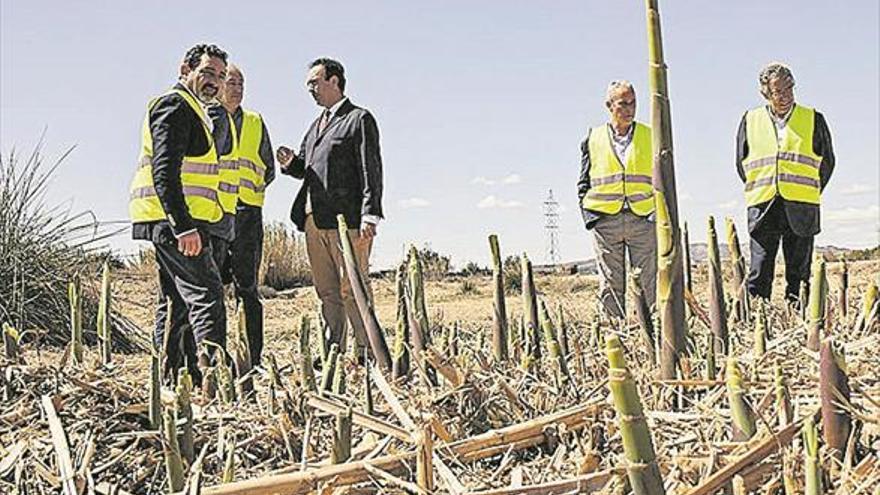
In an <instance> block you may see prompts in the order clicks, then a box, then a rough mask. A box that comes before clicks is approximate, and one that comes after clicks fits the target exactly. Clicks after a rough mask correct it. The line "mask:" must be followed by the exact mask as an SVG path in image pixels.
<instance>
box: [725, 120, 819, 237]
mask: <svg viewBox="0 0 880 495" xmlns="http://www.w3.org/2000/svg"><path fill="white" fill-rule="evenodd" d="M747 135H748V134H747V132H746V115H745V114H744V115H743V117H742V120H740V122H739V131H738V132H737V134H736V172H737V174H739V178H740V179H741V180H742V181H743V184H745V182H746V172H745V170H744V169H743V166H742V162H743V160H744V159H745V157H746V156H748V154H749V143H748V140H747V139H746V136H747ZM813 152H814V153H816V154H817V155H819V156H821V157H822V164H821V165H819V183H820V187H821V188H822V189H823V190H824V189H825V186H826V185H828V181H829V180H830V179H831V173H832V172H833V171H834V165H835V159H834V148H833V147H832V145H831V132H830V131H829V130H828V124H827V123H826V122H825V117H823V116H822V114H821V113H819V112H818V111H817V112H816V113H815V117H814V130H813ZM777 201H780V202H782V207H783V208H784V210H785V218H786V219H787V220H788V225H789V226H790V227H791V230H792V231H794V233H795V234H797V235H799V236H801V237H810V236H813V235H816V234H818V233H819V228H820V227H819V205H814V204H809V203H801V202H799V201H788V200H786V199H784V198H783V197H782V196H779V195H777V196H776V197H775V198H773V199H771V200H770V201H768V202H766V203H762V204H759V205H755V206H749V207H748V217H749V232H757V231H759V230H760V229H761V228H762V227H764V220H765V218H767V216H766V215H767V212H769V211H770V207H771V206H772V205H773V204H775V203H776V202H777ZM770 223H773V222H770ZM767 228H769V229H776V228H777V226H775V225H767Z"/></svg>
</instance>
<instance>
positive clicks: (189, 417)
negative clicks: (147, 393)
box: [176, 367, 196, 464]
mask: <svg viewBox="0 0 880 495" xmlns="http://www.w3.org/2000/svg"><path fill="white" fill-rule="evenodd" d="M192 388H193V383H192V377H191V376H190V374H189V371H188V370H187V369H186V367H184V368H181V369H180V373H179V376H178V378H177V402H176V407H177V410H176V413H177V418H178V419H180V418H183V419H184V421H185V422H184V424H183V425H182V430H183V431H182V432H181V433H180V438H179V441H180V452H181V453H182V454H183V458H184V459H186V461H187V462H188V463H190V464H192V463H193V461H194V460H195V456H196V452H195V437H194V435H193V410H192Z"/></svg>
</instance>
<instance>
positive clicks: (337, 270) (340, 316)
mask: <svg viewBox="0 0 880 495" xmlns="http://www.w3.org/2000/svg"><path fill="white" fill-rule="evenodd" d="M348 237H349V239H351V244H352V246H353V247H354V252H355V256H356V257H357V261H358V268H359V269H360V271H361V276H362V277H363V279H364V283H365V285H366V287H367V297H369V298H370V300H372V298H373V294H372V290H371V288H370V279H369V272H370V249H371V248H372V245H373V240H372V239H366V238H362V237H360V231H359V230H358V229H348ZM306 251H307V252H308V255H309V264H310V265H311V267H312V282H313V284H314V286H315V292H317V293H318V298H319V299H320V300H321V314H322V315H323V316H324V322H325V324H326V325H327V330H328V331H329V335H327V345H330V344H338V345H339V349H340V352H342V350H343V349H345V348H346V345H347V343H348V337H347V332H346V326H345V322H346V319H347V320H348V321H349V322H350V323H351V328H352V329H353V330H354V337H355V340H356V342H357V346H358V347H361V348H362V347H368V346H369V341H368V340H367V333H366V331H365V330H364V323H363V320H362V319H361V314H360V311H358V307H357V304H356V303H355V300H354V295H353V294H352V292H351V284H350V283H349V281H348V274H347V273H346V270H345V261H344V259H343V257H342V245H341V244H340V241H339V231H338V230H336V229H319V228H318V227H317V226H316V225H315V221H314V219H313V218H312V215H309V216H308V217H307V218H306ZM325 335H326V334H325Z"/></svg>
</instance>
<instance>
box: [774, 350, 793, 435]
mask: <svg viewBox="0 0 880 495" xmlns="http://www.w3.org/2000/svg"><path fill="white" fill-rule="evenodd" d="M773 374H774V388H775V392H776V416H777V418H778V419H779V426H785V425H787V424H789V423H791V422H792V420H794V408H793V407H792V405H791V394H790V393H789V392H788V383H786V381H785V376H783V374H782V368H781V367H780V366H779V363H776V366H775V367H774V369H773Z"/></svg>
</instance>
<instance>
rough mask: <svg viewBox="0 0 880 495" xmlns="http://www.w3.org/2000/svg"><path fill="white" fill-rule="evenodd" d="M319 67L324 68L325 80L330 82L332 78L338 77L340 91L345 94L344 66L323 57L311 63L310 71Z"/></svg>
mask: <svg viewBox="0 0 880 495" xmlns="http://www.w3.org/2000/svg"><path fill="white" fill-rule="evenodd" d="M319 65H323V66H324V80H325V81H329V80H330V78H331V77H333V76H336V77H337V78H338V79H339V91H341V92H343V93H345V68H344V67H343V66H342V64H341V63H339V61H338V60H333V59H332V58H325V57H321V58H317V59H315V61H314V62H312V63H310V64H309V69H314V68H315V67H317V66H319Z"/></svg>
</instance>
